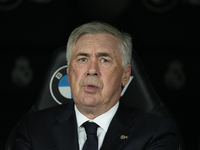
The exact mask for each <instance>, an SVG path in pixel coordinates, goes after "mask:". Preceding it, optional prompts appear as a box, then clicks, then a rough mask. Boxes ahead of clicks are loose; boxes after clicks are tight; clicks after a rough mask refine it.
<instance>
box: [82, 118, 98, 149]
mask: <svg viewBox="0 0 200 150" xmlns="http://www.w3.org/2000/svg"><path fill="white" fill-rule="evenodd" d="M83 127H84V128H85V131H86V134H87V140H86V141H85V144H84V145H83V149H82V150H98V138H97V128H98V125H97V124H96V123H94V122H88V121H87V122H85V123H84V124H83Z"/></svg>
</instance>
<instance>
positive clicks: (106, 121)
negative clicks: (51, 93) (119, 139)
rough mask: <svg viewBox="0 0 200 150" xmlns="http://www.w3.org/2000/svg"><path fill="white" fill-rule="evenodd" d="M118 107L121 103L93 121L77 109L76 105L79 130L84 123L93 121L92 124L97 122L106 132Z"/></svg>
mask: <svg viewBox="0 0 200 150" xmlns="http://www.w3.org/2000/svg"><path fill="white" fill-rule="evenodd" d="M118 107H119V101H118V102H117V103H116V104H115V105H114V106H113V107H112V108H111V109H109V110H108V111H107V112H105V113H103V114H101V115H100V116H98V117H96V118H95V119H93V120H90V119H88V118H87V117H86V116H84V115H83V114H82V113H81V112H80V111H79V110H78V109H77V107H76V105H74V109H75V114H76V119H77V125H78V128H79V127H81V125H82V124H83V123H84V122H86V121H92V122H95V123H96V124H98V125H99V126H100V127H101V128H102V129H103V130H105V132H106V131H107V129H108V127H109V125H110V122H111V120H112V118H113V117H114V115H115V113H116V111H117V109H118Z"/></svg>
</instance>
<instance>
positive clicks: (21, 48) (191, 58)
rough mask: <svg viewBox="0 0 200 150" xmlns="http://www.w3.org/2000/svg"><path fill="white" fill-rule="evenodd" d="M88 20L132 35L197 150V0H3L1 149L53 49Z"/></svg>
mask: <svg viewBox="0 0 200 150" xmlns="http://www.w3.org/2000/svg"><path fill="white" fill-rule="evenodd" d="M90 21H104V22H107V23H109V24H111V25H114V26H116V27H117V28H118V29H119V30H121V31H124V32H128V33H130V34H131V35H132V37H133V48H134V49H135V51H136V52H137V53H138V55H139V57H140V58H141V61H142V63H143V65H144V67H145V69H146V72H147V74H148V76H149V79H150V81H151V82H152V84H153V86H154V88H155V89H156V91H157V93H158V95H159V96H160V98H161V99H163V101H164V102H165V103H166V105H167V107H168V108H169V109H170V110H171V112H172V113H173V115H174V117H175V118H176V120H177V122H178V124H179V126H180V128H181V131H182V134H183V137H184V142H185V146H186V149H187V150H196V149H198V145H199V141H200V140H199V139H200V110H199V106H200V104H199V102H198V101H199V97H200V94H199V93H200V92H199V86H200V84H199V81H200V80H199V78H200V71H199V70H200V67H199V65H200V63H199V57H200V54H199V52H198V51H199V49H200V0H84V1H82V0H0V62H1V63H0V97H1V98H0V115H1V116H0V117H1V118H0V119H1V121H0V127H1V131H0V149H4V146H5V142H6V138H7V137H8V134H9V132H10V131H11V129H12V128H13V127H14V126H15V124H16V123H17V122H18V121H19V119H20V117H21V116H22V114H24V113H26V112H27V111H28V110H29V109H30V108H31V105H32V104H33V103H34V102H35V100H36V99H37V96H38V94H39V91H40V89H41V85H42V83H43V80H44V78H45V73H46V71H47V68H48V65H49V61H50V57H51V55H52V54H53V52H54V51H55V50H56V49H58V48H59V47H62V46H65V45H66V43H67V39H68V36H69V34H70V33H71V31H72V30H73V29H74V28H76V27H77V26H79V25H81V24H83V23H86V22H90Z"/></svg>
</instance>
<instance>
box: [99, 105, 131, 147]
mask: <svg viewBox="0 0 200 150" xmlns="http://www.w3.org/2000/svg"><path fill="white" fill-rule="evenodd" d="M132 126H134V123H133V120H132V117H131V113H130V110H129V109H128V108H127V107H126V106H125V105H124V104H122V102H120V105H119V108H118V111H117V113H116V114H115V116H114V117H113V120H112V121H111V124H110V126H109V128H108V131H107V133H106V136H105V139H104V142H103V145H102V147H101V150H108V149H114V150H120V149H121V148H122V147H123V145H124V144H125V143H126V142H127V141H128V140H129V139H130V137H131V136H132V133H133V132H132V130H131V129H132V128H131V127H132Z"/></svg>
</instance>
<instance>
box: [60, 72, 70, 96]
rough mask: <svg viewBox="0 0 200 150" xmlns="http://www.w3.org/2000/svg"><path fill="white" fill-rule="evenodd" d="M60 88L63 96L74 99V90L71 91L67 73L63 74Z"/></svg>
mask: <svg viewBox="0 0 200 150" xmlns="http://www.w3.org/2000/svg"><path fill="white" fill-rule="evenodd" d="M58 89H59V91H60V93H61V94H62V96H64V97H66V98H70V99H72V98H73V96H72V92H71V88H70V85H69V82H68V80H67V75H65V76H63V77H62V78H61V79H60V81H59V84H58Z"/></svg>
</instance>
